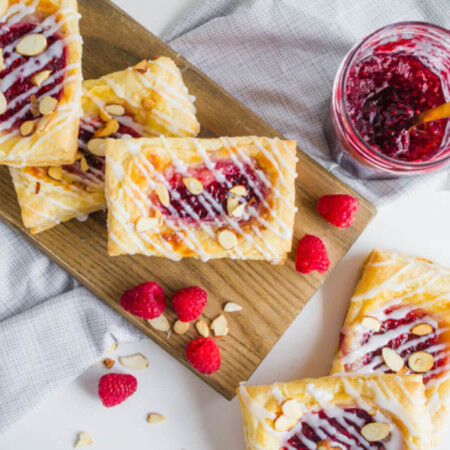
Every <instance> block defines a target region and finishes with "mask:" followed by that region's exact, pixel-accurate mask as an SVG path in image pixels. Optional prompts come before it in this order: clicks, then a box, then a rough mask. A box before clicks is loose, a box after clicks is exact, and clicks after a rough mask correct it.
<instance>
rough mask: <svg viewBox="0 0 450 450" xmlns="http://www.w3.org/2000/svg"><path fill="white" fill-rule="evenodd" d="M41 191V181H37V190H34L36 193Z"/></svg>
mask: <svg viewBox="0 0 450 450" xmlns="http://www.w3.org/2000/svg"><path fill="white" fill-rule="evenodd" d="M39 192H41V183H39V181H38V182H37V183H36V188H35V190H34V193H35V194H36V195H38V194H39Z"/></svg>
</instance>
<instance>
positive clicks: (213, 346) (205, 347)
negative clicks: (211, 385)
mask: <svg viewBox="0 0 450 450" xmlns="http://www.w3.org/2000/svg"><path fill="white" fill-rule="evenodd" d="M186 358H187V360H188V361H189V362H190V363H191V364H192V365H193V366H194V368H195V369H197V370H198V371H199V372H200V373H205V374H207V375H211V374H212V373H214V372H217V371H218V370H219V367H220V362H221V361H220V350H219V346H218V345H217V343H216V340H215V339H214V338H212V337H209V338H205V337H198V338H195V339H193V340H192V341H191V342H189V344H188V345H187V347H186Z"/></svg>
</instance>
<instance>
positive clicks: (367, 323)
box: [361, 316, 381, 332]
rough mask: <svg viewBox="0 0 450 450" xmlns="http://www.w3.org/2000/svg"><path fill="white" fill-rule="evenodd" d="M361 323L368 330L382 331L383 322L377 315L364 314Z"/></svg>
mask: <svg viewBox="0 0 450 450" xmlns="http://www.w3.org/2000/svg"><path fill="white" fill-rule="evenodd" d="M361 323H362V326H363V327H364V328H367V329H368V330H371V331H375V332H377V331H380V328H381V322H380V321H379V320H378V319H377V318H376V317H372V316H364V317H363V320H362V322H361Z"/></svg>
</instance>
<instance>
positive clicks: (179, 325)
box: [173, 320, 189, 335]
mask: <svg viewBox="0 0 450 450" xmlns="http://www.w3.org/2000/svg"><path fill="white" fill-rule="evenodd" d="M188 330H189V322H182V321H181V320H177V321H176V322H175V324H174V326H173V331H175V333H176V334H179V335H181V334H185V333H187V332H188Z"/></svg>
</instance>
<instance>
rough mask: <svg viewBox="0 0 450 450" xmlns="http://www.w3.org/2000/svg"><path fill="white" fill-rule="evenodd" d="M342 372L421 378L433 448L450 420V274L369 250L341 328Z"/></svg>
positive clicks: (338, 361)
mask: <svg viewBox="0 0 450 450" xmlns="http://www.w3.org/2000/svg"><path fill="white" fill-rule="evenodd" d="M342 372H352V373H358V374H362V373H374V372H384V373H400V374H419V375H421V376H422V377H423V381H424V384H425V393H426V397H427V403H428V410H429V413H430V416H431V421H432V425H433V433H432V436H433V445H436V444H437V443H438V442H439V440H440V439H441V437H442V434H443V430H444V428H445V423H446V421H448V419H449V416H450V269H448V268H446V267H443V266H441V265H439V264H434V263H432V262H431V261H428V260H425V259H423V258H418V257H414V256H408V255H403V254H400V253H394V252H387V251H381V250H374V251H373V252H372V253H371V254H370V255H369V257H368V258H367V260H366V262H365V265H364V268H363V271H362V274H361V278H360V280H359V283H358V285H357V287H356V289H355V292H354V294H353V296H352V299H351V303H350V308H349V311H348V314H347V317H346V319H345V323H344V327H343V329H342V333H341V343H340V348H339V352H338V354H337V356H336V358H335V361H334V364H333V368H332V373H342Z"/></svg>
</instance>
